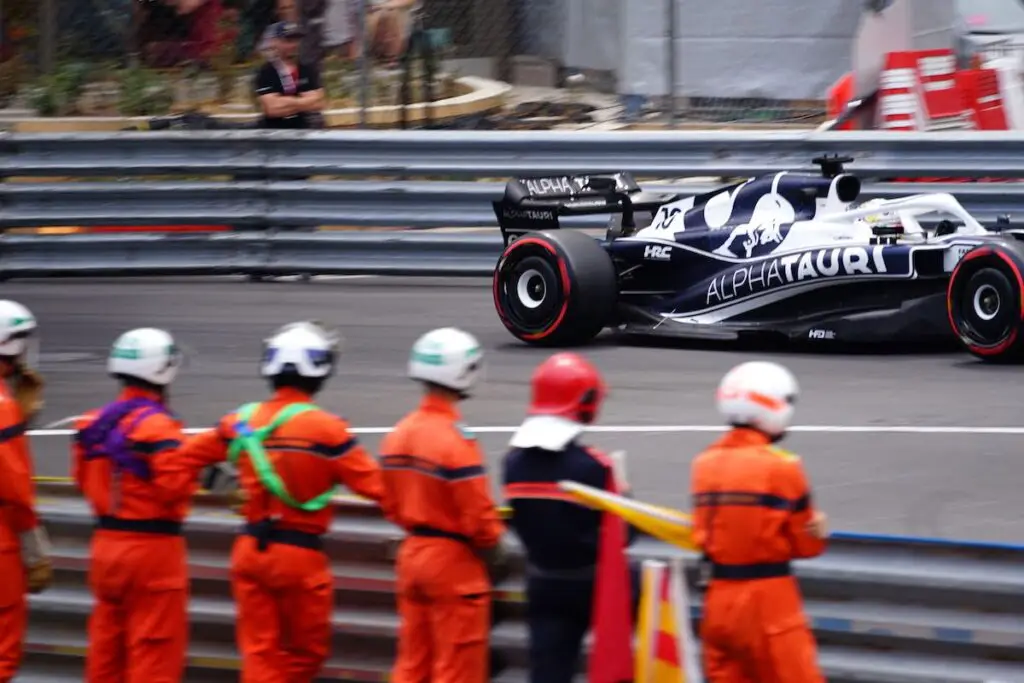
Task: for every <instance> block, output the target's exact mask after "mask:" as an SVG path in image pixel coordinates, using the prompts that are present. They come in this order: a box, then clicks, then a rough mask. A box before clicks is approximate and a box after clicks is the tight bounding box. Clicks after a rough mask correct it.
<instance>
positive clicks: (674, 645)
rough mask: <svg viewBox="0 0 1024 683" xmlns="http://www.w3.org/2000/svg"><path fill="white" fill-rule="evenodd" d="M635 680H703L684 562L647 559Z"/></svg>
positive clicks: (652, 682)
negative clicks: (694, 634) (667, 562)
mask: <svg viewBox="0 0 1024 683" xmlns="http://www.w3.org/2000/svg"><path fill="white" fill-rule="evenodd" d="M633 681H634V683H702V681H703V678H702V672H701V667H700V663H699V661H698V659H697V653H696V648H695V645H694V638H693V634H692V632H691V629H690V600H689V594H688V591H687V587H686V581H685V578H684V575H683V568H682V563H681V562H680V561H679V560H678V559H676V560H673V562H672V564H671V565H666V564H665V563H664V562H660V561H658V560H645V561H644V564H643V588H642V592H641V599H640V619H639V624H638V625H637V653H636V666H635V670H634V676H633Z"/></svg>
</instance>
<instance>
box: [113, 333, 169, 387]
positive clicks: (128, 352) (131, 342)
mask: <svg viewBox="0 0 1024 683" xmlns="http://www.w3.org/2000/svg"><path fill="white" fill-rule="evenodd" d="M181 360H182V359H181V353H180V352H179V351H178V347H177V345H176V344H175V343H174V337H172V336H171V335H170V333H169V332H167V331H165V330H158V329H156V328H155V327H140V328H138V329H135V330H129V331H128V332H125V333H124V334H122V335H121V336H120V337H118V338H117V341H115V342H114V346H113V347H112V348H111V349H110V358H108V359H107V372H109V373H110V374H111V375H122V376H125V377H135V378H136V379H141V380H143V381H145V382H149V383H150V384H156V385H157V386H167V385H168V384H170V383H171V382H173V381H174V378H175V377H177V376H178V370H179V369H180V368H181Z"/></svg>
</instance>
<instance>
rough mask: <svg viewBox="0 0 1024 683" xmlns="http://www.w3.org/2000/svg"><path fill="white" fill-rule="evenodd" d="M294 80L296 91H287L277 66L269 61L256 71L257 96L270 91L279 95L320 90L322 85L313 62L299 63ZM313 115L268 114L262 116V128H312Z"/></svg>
mask: <svg viewBox="0 0 1024 683" xmlns="http://www.w3.org/2000/svg"><path fill="white" fill-rule="evenodd" d="M291 76H292V80H293V82H294V84H295V87H294V91H293V92H291V93H286V92H285V88H284V84H283V83H282V82H281V75H280V74H279V73H278V71H277V67H276V66H275V65H274V64H273V63H271V62H267V63H266V64H264V65H263V66H262V67H260V70H259V71H258V72H257V73H256V96H257V97H261V96H263V95H269V94H270V93H277V94H278V95H288V94H291V95H292V96H297V95H300V94H302V93H304V92H309V91H311V90H319V89H320V88H321V85H320V73H319V72H318V71H317V69H316V67H315V66H314V65H312V64H303V63H301V62H300V63H299V66H298V73H294V72H293V73H292V74H291ZM311 118H312V117H311V116H310V115H309V114H308V113H305V112H303V113H300V114H294V115H293V116H286V117H284V118H268V117H267V116H265V115H264V116H261V117H260V127H261V128H312V127H313V126H311V125H310V123H311Z"/></svg>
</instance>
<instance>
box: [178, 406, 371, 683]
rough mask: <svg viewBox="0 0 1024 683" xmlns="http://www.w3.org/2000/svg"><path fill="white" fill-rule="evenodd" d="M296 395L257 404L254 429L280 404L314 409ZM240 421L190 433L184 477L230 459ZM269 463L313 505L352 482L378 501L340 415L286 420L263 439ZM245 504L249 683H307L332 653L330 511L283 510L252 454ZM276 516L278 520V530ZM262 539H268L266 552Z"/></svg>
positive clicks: (246, 462)
mask: <svg viewBox="0 0 1024 683" xmlns="http://www.w3.org/2000/svg"><path fill="white" fill-rule="evenodd" d="M310 401H311V398H310V397H309V396H308V395H306V394H304V393H302V392H300V391H298V390H296V389H279V390H278V391H277V392H276V393H275V394H274V396H273V398H271V399H270V400H268V401H264V402H263V403H261V404H259V408H258V409H257V410H256V412H255V413H254V414H253V416H252V418H251V420H250V421H249V424H250V426H251V427H260V426H263V425H266V424H268V423H269V422H270V421H271V420H272V419H273V418H274V416H275V415H276V414H277V413H278V411H280V410H281V409H282V408H284V407H286V406H288V405H290V404H294V403H309V402H310ZM237 423H238V416H237V415H236V414H235V413H234V412H232V413H229V414H228V415H226V416H224V417H223V418H222V419H221V420H220V423H219V424H218V425H217V427H215V428H214V429H211V430H208V431H205V432H203V433H201V434H198V435H196V436H195V437H193V438H192V439H191V440H190V441H189V442H188V443H187V444H186V445H185V446H184V447H183V448H182V450H181V452H180V453H179V456H178V458H177V459H176V463H177V467H178V471H179V476H180V477H182V478H185V479H187V478H190V477H196V476H197V475H198V472H199V471H200V470H202V469H203V468H204V467H206V466H209V465H214V464H217V463H219V462H222V461H224V460H225V459H226V458H227V455H228V449H229V447H230V444H231V442H232V441H233V440H234V438H235V437H236V436H237V432H236V430H235V425H236V424H237ZM263 447H264V449H265V450H266V453H267V457H268V459H269V461H270V462H271V463H272V465H273V467H274V469H275V470H276V471H277V473H278V475H280V477H281V479H282V480H283V482H284V484H285V487H286V489H287V490H288V492H289V494H290V495H291V496H292V497H293V498H294V499H296V500H298V501H306V500H310V499H312V498H315V497H316V496H318V495H320V494H322V493H324V492H326V491H329V490H331V489H332V488H333V487H334V486H337V485H345V486H347V487H349V488H350V489H352V490H353V491H355V492H356V493H358V494H359V495H362V496H364V497H366V498H370V499H373V500H379V499H380V497H381V493H382V485H381V479H380V468H379V467H378V465H377V463H376V462H375V461H374V459H373V457H372V456H371V455H370V454H369V453H368V452H367V451H366V450H365V449H364V448H363V447H362V446H361V445H360V444H359V443H358V441H357V440H356V439H355V437H353V436H352V434H351V433H350V432H349V429H348V424H347V423H346V422H345V421H344V420H342V419H341V418H339V417H337V416H335V415H331V414H330V413H327V412H324V411H323V410H312V411H310V412H306V413H301V414H299V415H296V416H295V417H293V418H292V419H291V420H289V421H287V422H285V423H284V424H282V425H281V426H280V427H278V428H277V430H276V431H274V432H273V433H271V434H270V435H269V437H268V438H267V439H266V441H264V443H263ZM238 473H239V482H240V485H241V487H242V489H243V491H244V492H245V496H246V502H245V503H244V505H243V509H242V514H243V516H244V517H245V518H246V521H247V525H246V532H245V533H244V534H243V535H241V536H239V538H238V539H237V540H236V541H235V545H234V550H233V552H232V555H231V587H232V592H233V594H234V597H235V602H236V603H237V606H238V620H237V625H236V634H237V639H238V648H239V650H241V653H242V677H241V681H242V683H283V682H287V683H309V682H310V681H312V680H313V679H314V678H315V677H316V675H317V674H318V672H319V671H320V669H321V667H322V666H323V664H324V662H325V661H326V660H327V656H328V655H329V654H330V645H331V613H332V611H333V608H334V581H333V577H332V576H331V567H330V563H329V561H328V558H327V555H326V553H325V552H324V551H323V538H322V536H323V534H325V533H326V532H327V530H328V528H329V527H330V523H331V515H332V508H331V506H327V507H326V508H324V509H322V510H318V511H315V512H306V511H303V510H300V509H297V508H293V507H290V506H288V505H286V504H285V503H284V502H283V501H281V500H279V499H278V498H277V497H276V496H274V495H273V494H272V493H271V492H270V491H269V490H267V488H266V487H265V486H264V485H263V483H262V482H261V481H260V479H259V478H258V476H257V475H256V472H255V470H254V469H253V466H252V463H251V461H250V459H249V458H248V457H244V456H243V457H242V458H241V459H240V460H239V464H238ZM271 519H276V521H274V523H273V524H271V523H270V520H271ZM257 536H262V537H263V538H265V539H267V541H268V543H267V545H266V546H265V547H264V548H262V549H261V547H260V543H259V542H258V541H257V538H256V537H257Z"/></svg>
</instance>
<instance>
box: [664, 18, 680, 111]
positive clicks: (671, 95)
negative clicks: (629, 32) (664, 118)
mask: <svg viewBox="0 0 1024 683" xmlns="http://www.w3.org/2000/svg"><path fill="white" fill-rule="evenodd" d="M666 1H667V2H668V45H667V46H666V49H665V53H666V55H667V59H668V72H667V74H666V78H667V79H668V83H667V88H666V89H667V91H668V107H667V109H666V111H667V112H668V125H669V127H670V128H675V127H676V2H678V0H666Z"/></svg>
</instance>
